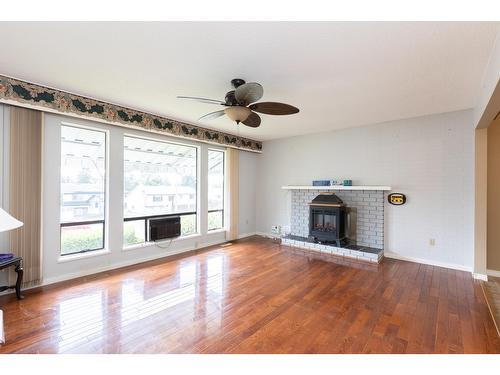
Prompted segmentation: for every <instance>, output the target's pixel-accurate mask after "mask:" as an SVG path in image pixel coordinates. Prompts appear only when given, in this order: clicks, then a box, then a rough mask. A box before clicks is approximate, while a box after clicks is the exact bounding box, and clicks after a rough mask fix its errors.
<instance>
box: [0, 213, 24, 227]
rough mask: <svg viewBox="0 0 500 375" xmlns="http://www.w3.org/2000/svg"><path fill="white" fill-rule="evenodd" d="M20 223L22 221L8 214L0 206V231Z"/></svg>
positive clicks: (20, 224) (18, 225) (17, 225)
mask: <svg viewBox="0 0 500 375" xmlns="http://www.w3.org/2000/svg"><path fill="white" fill-rule="evenodd" d="M22 225H23V223H22V222H21V221H19V220H17V219H16V218H14V217H12V216H10V215H9V214H8V213H7V212H5V211H4V210H3V209H1V208H0V232H6V231H8V230H12V229H16V228H19V227H20V226H22Z"/></svg>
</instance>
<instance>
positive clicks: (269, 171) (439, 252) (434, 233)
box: [256, 110, 474, 269]
mask: <svg viewBox="0 0 500 375" xmlns="http://www.w3.org/2000/svg"><path fill="white" fill-rule="evenodd" d="M473 130H474V124H473V112H472V110H467V111H459V112H452V113H446V114H440V115H433V116H425V117H419V118H413V119H407V120H400V121H393V122H388V123H382V124H376V125H370V126H365V127H359V128H351V129H345V130H339V131H332V132H327V133H320V134H313V135H307V136H300V137H292V138H284V139H279V140H273V141H269V142H264V145H263V151H264V152H263V154H262V155H261V156H259V157H258V159H259V160H258V166H257V169H258V173H257V191H256V193H257V231H258V232H263V233H269V232H270V228H271V225H275V224H280V225H289V222H290V193H289V192H287V191H284V190H282V189H281V186H282V185H290V184H305V185H308V184H309V185H310V184H311V182H312V180H313V179H319V178H344V179H345V178H349V179H352V180H353V183H354V184H358V185H389V186H392V187H393V191H397V192H401V193H404V194H406V195H407V198H408V200H407V203H406V205H404V206H391V205H389V204H387V203H386V204H385V208H386V210H385V215H386V218H385V223H386V224H385V225H386V233H385V251H386V253H395V254H398V255H399V256H401V257H410V258H413V259H418V260H421V261H425V262H429V263H434V264H442V265H446V266H451V267H456V268H461V269H470V268H472V264H473V181H474V176H473V163H474V155H473V141H474V131H473ZM431 238H433V239H435V246H433V247H432V246H430V245H429V239H431Z"/></svg>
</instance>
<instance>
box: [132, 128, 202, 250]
mask: <svg viewBox="0 0 500 375" xmlns="http://www.w3.org/2000/svg"><path fill="white" fill-rule="evenodd" d="M196 186H197V148H196V147H194V146H186V145H181V144H175V143H169V142H160V141H153V140H149V139H143V138H136V137H131V136H127V137H125V138H124V208H123V209H124V218H125V222H124V228H123V242H124V244H125V245H133V244H138V243H142V242H145V241H147V240H148V233H147V229H148V220H150V219H151V218H154V217H163V216H169V215H179V216H180V217H181V231H182V235H183V236H185V235H189V234H194V233H196V232H197V228H196V221H197V220H196V211H197V193H196Z"/></svg>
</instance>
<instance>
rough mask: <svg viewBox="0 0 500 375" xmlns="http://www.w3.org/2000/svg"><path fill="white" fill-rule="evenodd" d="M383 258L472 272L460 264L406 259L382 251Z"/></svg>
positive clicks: (469, 268) (402, 256)
mask: <svg viewBox="0 0 500 375" xmlns="http://www.w3.org/2000/svg"><path fill="white" fill-rule="evenodd" d="M384 257H386V258H391V259H397V260H405V261H407V262H413V263H420V264H427V265H429V266H436V267H443V268H449V269H452V270H458V271H466V272H472V268H471V267H467V266H462V265H460V264H453V263H445V262H436V261H433V260H428V259H421V258H414V257H408V256H405V255H400V254H396V253H392V252H390V251H384Z"/></svg>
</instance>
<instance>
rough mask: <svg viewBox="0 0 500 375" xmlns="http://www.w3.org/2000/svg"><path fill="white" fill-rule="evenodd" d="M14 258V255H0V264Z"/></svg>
mask: <svg viewBox="0 0 500 375" xmlns="http://www.w3.org/2000/svg"><path fill="white" fill-rule="evenodd" d="M12 258H14V254H12V253H0V262H5V261H7V260H11V259H12Z"/></svg>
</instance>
